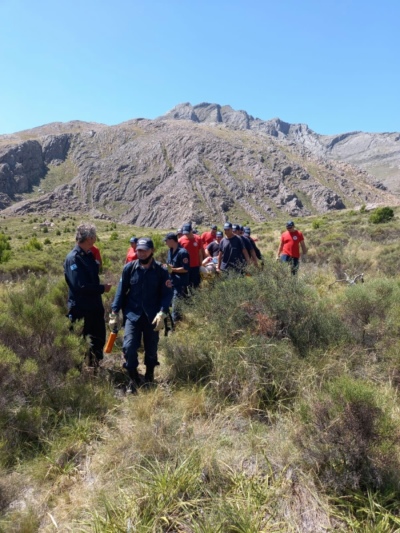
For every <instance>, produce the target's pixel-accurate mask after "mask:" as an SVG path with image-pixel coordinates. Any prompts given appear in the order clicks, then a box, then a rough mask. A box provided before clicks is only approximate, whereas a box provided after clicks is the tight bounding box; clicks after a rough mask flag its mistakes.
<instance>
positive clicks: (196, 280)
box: [189, 266, 201, 289]
mask: <svg viewBox="0 0 400 533" xmlns="http://www.w3.org/2000/svg"><path fill="white" fill-rule="evenodd" d="M200 282H201V277H200V267H199V266H198V267H189V285H190V286H191V287H193V288H194V289H197V287H199V285H200Z"/></svg>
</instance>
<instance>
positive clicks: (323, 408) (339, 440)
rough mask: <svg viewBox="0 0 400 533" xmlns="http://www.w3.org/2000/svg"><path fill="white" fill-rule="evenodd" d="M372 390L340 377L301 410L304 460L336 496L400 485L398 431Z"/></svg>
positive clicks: (380, 395) (364, 383)
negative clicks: (349, 492)
mask: <svg viewBox="0 0 400 533" xmlns="http://www.w3.org/2000/svg"><path fill="white" fill-rule="evenodd" d="M382 404H383V402H382V394H381V393H380V391H379V390H377V388H376V387H375V386H373V385H372V384H369V383H367V382H364V381H362V380H355V379H352V378H350V377H349V376H342V377H339V378H337V379H334V380H332V381H331V382H330V383H328V384H327V385H326V386H325V387H324V390H323V391H322V392H321V393H320V394H319V395H318V396H316V397H315V398H314V399H313V400H312V401H311V403H310V402H308V403H307V405H306V404H304V405H303V407H302V409H301V418H302V422H303V427H302V428H301V429H300V430H299V432H298V435H297V442H298V444H299V445H300V448H301V450H302V456H303V460H304V462H305V463H306V465H308V467H309V468H310V469H311V470H312V472H313V473H314V474H315V475H316V476H317V477H318V479H319V481H320V482H321V483H322V485H323V486H324V488H325V489H327V490H329V491H332V492H335V493H336V494H345V493H346V492H348V491H356V490H363V491H366V490H382V491H385V490H390V489H391V488H394V487H398V483H399V481H400V477H399V472H400V470H399V464H398V459H397V457H398V451H399V450H398V443H399V437H400V434H399V429H398V427H397V425H396V424H395V422H394V421H392V419H391V417H390V414H389V413H388V412H386V411H385V408H384V407H383V406H382Z"/></svg>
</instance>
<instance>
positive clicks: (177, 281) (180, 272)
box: [164, 233, 190, 322]
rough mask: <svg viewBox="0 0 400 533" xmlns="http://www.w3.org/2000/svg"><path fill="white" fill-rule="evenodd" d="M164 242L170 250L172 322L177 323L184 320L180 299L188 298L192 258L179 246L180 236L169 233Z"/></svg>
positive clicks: (168, 258) (168, 257)
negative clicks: (179, 308)
mask: <svg viewBox="0 0 400 533" xmlns="http://www.w3.org/2000/svg"><path fill="white" fill-rule="evenodd" d="M164 241H165V244H166V245H167V246H168V248H169V250H168V256H167V268H168V273H169V275H170V278H171V281H172V287H173V291H174V294H173V297H172V320H173V321H174V322H176V321H177V320H180V319H181V318H182V317H181V314H180V313H179V311H178V307H179V304H178V302H179V298H184V297H185V296H187V288H188V285H189V264H190V258H189V252H188V251H187V250H185V248H183V246H181V245H180V244H179V242H178V235H176V234H175V233H168V235H167V236H166V237H165V239H164Z"/></svg>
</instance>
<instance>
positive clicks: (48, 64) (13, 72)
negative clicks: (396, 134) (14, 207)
mask: <svg viewBox="0 0 400 533" xmlns="http://www.w3.org/2000/svg"><path fill="white" fill-rule="evenodd" d="M0 21H1V31H0V68H1V78H0V134H3V133H12V132H16V131H20V130H23V129H27V128H31V127H35V126H40V125H42V124H47V123H49V122H55V121H62V122H66V121H69V120H84V121H93V122H102V123H105V124H118V123H120V122H123V121H125V120H130V119H132V118H138V117H145V118H155V117H157V116H160V115H162V114H164V113H166V112H167V111H169V110H170V109H171V108H173V107H174V106H175V105H177V104H178V103H182V102H190V103H192V104H198V103H201V102H211V103H219V104H221V105H231V106H232V107H233V108H234V109H243V110H245V111H247V112H248V113H249V114H251V115H253V116H254V117H258V118H261V119H264V120H268V119H270V118H274V117H279V118H281V119H282V120H284V121H286V122H291V123H298V122H301V123H306V124H308V125H309V126H310V127H311V128H312V129H313V130H314V131H316V132H318V133H322V134H335V133H343V132H348V131H354V130H362V131H371V132H384V131H400V105H399V98H400V97H399V94H400V69H399V63H400V61H399V60H400V31H399V27H400V1H399V0H381V1H379V2H378V1H372V0H363V1H361V0H275V1H271V0H230V1H228V0H201V1H200V0H162V1H161V0H141V1H139V0H113V1H106V0H66V1H64V2H60V1H58V0H51V1H50V0H0Z"/></svg>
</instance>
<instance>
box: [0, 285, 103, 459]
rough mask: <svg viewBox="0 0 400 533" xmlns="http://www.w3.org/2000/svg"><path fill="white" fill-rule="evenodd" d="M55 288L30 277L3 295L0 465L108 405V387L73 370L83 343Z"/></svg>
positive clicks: (97, 414)
mask: <svg viewBox="0 0 400 533" xmlns="http://www.w3.org/2000/svg"><path fill="white" fill-rule="evenodd" d="M56 289H58V287H54V286H53V283H52V282H51V281H50V280H49V279H48V278H42V279H36V278H35V277H33V276H31V277H30V278H28V279H27V280H26V282H25V284H24V286H23V288H21V290H19V291H12V292H9V293H6V294H5V295H4V297H3V301H2V309H1V312H0V323H1V329H0V405H1V406H2V409H1V411H0V434H1V436H2V437H1V446H0V465H1V464H2V465H4V466H9V465H11V464H13V463H15V462H17V461H18V460H21V459H22V458H24V457H26V456H32V455H34V454H35V453H37V452H40V451H43V449H45V448H46V446H47V443H48V441H49V438H50V437H51V436H52V435H53V433H54V432H55V431H56V430H57V429H58V428H60V427H61V426H62V425H64V424H67V423H68V421H71V420H72V419H74V418H80V417H85V416H93V417H100V416H102V415H103V414H104V413H105V411H106V410H107V408H108V407H109V406H110V405H111V402H112V396H111V394H109V392H108V386H107V385H106V384H101V383H99V384H98V385H94V384H92V383H91V382H90V381H89V378H88V376H85V375H82V374H80V373H79V372H77V370H76V368H77V367H78V366H79V365H80V364H81V363H82V361H83V358H84V355H85V353H86V343H85V342H84V341H83V339H81V337H77V336H76V335H73V334H70V333H69V331H68V328H69V322H68V321H67V319H66V318H65V316H64V309H58V308H57V307H56V306H55V305H54V304H53V303H51V300H52V299H53V300H56V299H57V298H58V296H57V290H56Z"/></svg>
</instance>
